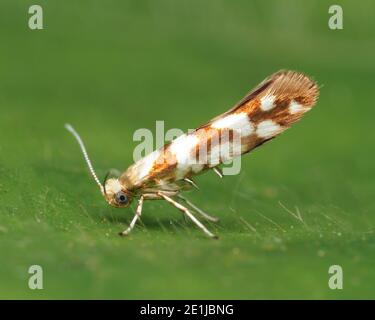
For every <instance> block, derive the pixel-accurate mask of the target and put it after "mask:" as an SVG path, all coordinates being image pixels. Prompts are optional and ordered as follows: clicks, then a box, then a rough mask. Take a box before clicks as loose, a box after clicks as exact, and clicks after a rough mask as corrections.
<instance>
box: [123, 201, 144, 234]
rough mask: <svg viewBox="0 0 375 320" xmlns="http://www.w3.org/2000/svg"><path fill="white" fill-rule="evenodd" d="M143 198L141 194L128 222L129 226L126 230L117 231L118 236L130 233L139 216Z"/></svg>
mask: <svg viewBox="0 0 375 320" xmlns="http://www.w3.org/2000/svg"><path fill="white" fill-rule="evenodd" d="M143 198H144V197H143V195H141V197H140V198H139V200H138V206H137V210H136V211H135V215H134V218H133V220H132V221H131V222H130V225H129V227H128V228H127V229H126V230H124V231H122V232H120V233H119V235H120V236H127V235H128V234H129V233H130V231H132V230H133V228H134V226H135V223H136V222H137V220H138V219H139V218H140V217H141V214H142V206H143Z"/></svg>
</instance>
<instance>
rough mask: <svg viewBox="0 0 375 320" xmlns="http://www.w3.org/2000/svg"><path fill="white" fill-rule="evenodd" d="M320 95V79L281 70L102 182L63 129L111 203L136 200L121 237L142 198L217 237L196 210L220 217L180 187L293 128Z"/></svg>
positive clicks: (124, 204) (139, 210)
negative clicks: (229, 106) (226, 107)
mask: <svg viewBox="0 0 375 320" xmlns="http://www.w3.org/2000/svg"><path fill="white" fill-rule="evenodd" d="M318 93H319V90H318V87H317V85H316V83H315V82H314V81H312V80H311V79H309V78H308V77H307V76H305V75H303V74H301V73H298V72H293V71H279V72H277V73H275V74H273V75H271V76H270V77H268V78H267V79H265V80H264V81H263V82H262V83H260V84H259V85H258V86H257V87H256V88H255V89H253V90H252V91H251V92H250V93H248V94H247V95H246V96H245V97H244V98H243V99H242V100H241V101H240V102H239V103H237V104H236V105H235V106H234V107H233V108H232V109H230V110H229V111H227V112H225V113H223V114H222V115H220V116H218V117H216V118H214V119H212V120H211V121H209V122H208V123H206V124H204V125H202V126H200V127H199V128H197V129H195V130H194V131H193V132H190V133H187V134H183V135H181V136H179V137H178V138H176V139H175V140H173V141H172V142H170V143H167V144H166V145H165V146H164V147H162V148H161V149H159V150H155V151H154V152H152V153H150V154H148V155H147V156H145V157H143V158H142V159H140V160H138V161H137V162H135V163H134V164H133V165H131V166H130V167H129V168H128V169H127V170H126V171H125V172H124V173H122V174H121V175H120V176H119V177H118V178H110V179H108V175H107V176H106V178H105V181H104V183H101V182H100V181H99V179H98V177H97V175H96V173H95V171H94V169H93V166H92V164H91V162H90V159H89V157H88V155H87V152H86V149H85V146H84V144H83V142H82V140H81V138H80V136H79V135H78V134H77V132H76V131H75V130H74V129H73V127H72V126H70V125H69V124H67V125H65V127H66V129H68V130H69V131H70V132H71V133H72V134H73V135H74V137H75V138H76V139H77V141H78V143H79V145H80V147H81V150H82V152H83V155H84V157H85V160H86V162H87V165H88V167H89V169H90V172H91V174H92V176H93V177H94V179H95V181H96V183H97V184H98V185H99V188H100V190H101V192H102V194H103V196H104V198H105V199H106V200H107V202H108V203H109V204H110V205H111V206H114V207H117V208H123V207H127V206H129V204H130V203H131V202H132V200H133V199H138V205H137V209H136V213H135V216H134V218H133V220H132V221H131V223H130V225H129V227H128V228H127V229H126V230H125V231H123V232H121V233H120V235H128V234H129V232H130V231H131V230H132V229H133V228H134V225H135V223H136V222H137V220H138V219H139V217H140V216H141V213H142V205H143V201H144V200H157V199H160V200H166V201H167V202H169V203H170V204H172V205H173V206H175V207H176V208H177V209H179V210H181V211H182V213H183V214H184V215H186V216H187V217H189V218H190V219H191V220H192V221H193V222H194V223H195V224H196V225H197V226H198V227H199V228H200V229H201V230H203V231H204V233H205V234H207V235H208V236H210V237H212V238H216V236H215V235H214V234H212V233H211V232H210V231H209V230H208V229H207V228H206V227H205V226H204V225H203V224H202V223H201V222H200V221H199V220H198V219H197V218H196V217H195V216H194V215H193V214H192V212H196V213H198V214H200V215H202V216H203V217H204V218H206V219H208V220H210V221H213V222H216V221H218V219H217V218H215V217H212V216H210V215H208V214H207V213H205V212H204V211H202V210H201V209H199V208H198V207H196V206H195V205H193V204H192V203H191V202H190V201H189V200H187V199H186V198H185V197H183V196H182V195H181V194H180V193H181V191H183V190H186V189H187V188H189V187H192V186H196V185H195V183H194V182H193V180H192V177H193V176H195V175H197V174H200V173H203V172H205V171H208V170H211V169H212V170H214V172H215V173H217V174H218V175H219V176H220V177H222V173H221V171H220V169H219V167H218V166H219V165H220V164H222V163H223V162H226V161H228V160H231V159H233V158H235V157H237V156H240V155H242V154H245V153H247V152H250V151H251V150H253V149H255V148H256V147H258V146H260V145H262V144H263V143H265V142H267V141H269V140H271V139H273V138H274V137H276V136H277V135H279V134H280V133H282V132H283V131H284V130H286V129H287V128H289V127H290V126H291V125H292V124H293V123H295V122H296V121H298V120H299V119H300V118H301V117H302V115H303V114H304V113H305V112H307V111H309V110H310V109H311V108H312V107H313V105H314V104H315V102H316V100H317V98H318ZM223 150H224V151H225V152H223ZM182 203H184V205H183V204H182Z"/></svg>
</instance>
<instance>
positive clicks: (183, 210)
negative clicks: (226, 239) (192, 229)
mask: <svg viewBox="0 0 375 320" xmlns="http://www.w3.org/2000/svg"><path fill="white" fill-rule="evenodd" d="M158 195H160V196H161V197H162V198H163V199H164V200H166V201H168V202H169V203H171V204H172V205H174V206H175V207H176V208H177V209H178V210H180V211H182V212H183V213H184V214H185V215H186V216H188V217H189V218H190V219H191V220H192V221H193V222H194V223H195V224H196V225H197V226H198V227H199V228H200V229H201V230H202V231H203V232H204V233H205V234H206V235H208V236H209V237H211V238H214V239H217V238H218V237H217V236H216V235H214V234H213V233H211V232H210V231H209V230H208V229H207V228H206V227H205V226H204V225H203V223H201V222H200V221H199V220H198V219H197V218H196V217H195V216H194V215H193V214H192V213H191V212H190V211H189V209H187V208H186V207H184V206H183V205H182V204H180V203H178V202H177V201H175V200H173V199H172V198H170V197H168V196H167V195H165V194H163V193H162V192H158Z"/></svg>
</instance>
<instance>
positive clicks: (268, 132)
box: [256, 120, 282, 139]
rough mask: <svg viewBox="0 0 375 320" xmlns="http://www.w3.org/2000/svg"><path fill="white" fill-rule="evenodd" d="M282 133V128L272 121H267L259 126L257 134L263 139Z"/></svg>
mask: <svg viewBox="0 0 375 320" xmlns="http://www.w3.org/2000/svg"><path fill="white" fill-rule="evenodd" d="M280 131H282V127H281V126H280V125H278V124H277V123H276V122H274V121H272V120H265V121H262V122H260V123H259V124H258V127H257V130H256V134H257V135H258V136H259V137H261V138H266V139H268V138H271V137H273V136H275V135H276V134H278V133H280Z"/></svg>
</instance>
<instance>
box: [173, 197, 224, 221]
mask: <svg viewBox="0 0 375 320" xmlns="http://www.w3.org/2000/svg"><path fill="white" fill-rule="evenodd" d="M177 197H178V198H180V199H181V200H182V201H184V202H185V203H186V204H187V205H188V206H189V207H191V208H192V209H193V210H195V211H196V212H198V213H199V214H200V215H201V216H202V217H204V218H206V219H207V220H209V221H212V222H219V220H220V219H219V218H218V217H213V216H211V215H209V214H208V213H206V212H204V211H203V210H201V209H199V208H198V207H197V206H196V205H194V204H193V203H191V202H190V201H189V200H188V199H186V198H185V197H183V196H182V195H180V194H179V195H178V196H177Z"/></svg>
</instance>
